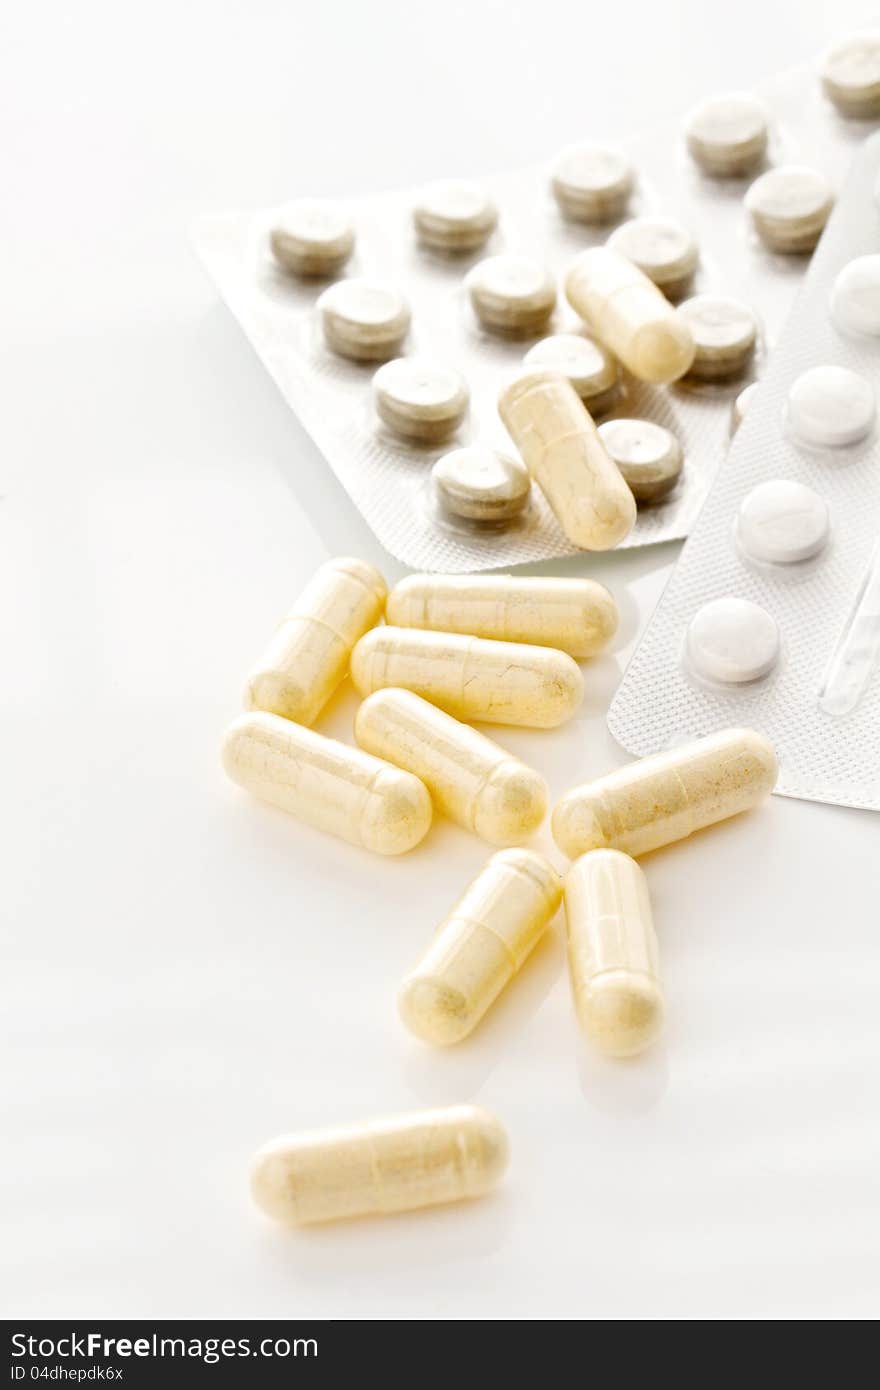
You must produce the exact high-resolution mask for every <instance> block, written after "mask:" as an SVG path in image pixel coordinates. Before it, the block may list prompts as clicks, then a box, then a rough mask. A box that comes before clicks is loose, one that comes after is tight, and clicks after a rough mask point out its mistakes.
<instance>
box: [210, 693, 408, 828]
mask: <svg viewBox="0 0 880 1390" xmlns="http://www.w3.org/2000/svg"><path fill="white" fill-rule="evenodd" d="M223 766H224V768H225V770H226V772H227V774H228V775H229V776H230V777H231V778H232V780H233V782H237V783H238V784H239V786H241V787H244V788H245V789H246V790H247V791H249V792H252V793H253V795H254V796H258V797H261V798H262V800H264V801H271V802H272V803H273V805H275V806H280V807H281V809H282V810H283V811H287V812H288V813H289V814H290V815H292V816H295V817H296V818H297V820H301V821H304V822H305V824H306V825H313V826H315V828H316V829H318V830H324V831H326V832H327V834H328V835H337V836H338V837H339V838H340V839H341V840H348V841H349V843H350V844H353V845H360V846H361V847H362V848H363V849H370V850H373V851H374V852H375V853H376V854H403V853H405V852H406V850H409V849H413V848H414V846H415V845H417V844H418V843H419V841H420V840H422V839H424V837H425V835H426V834H427V833H428V829H429V827H430V824H431V798H430V796H429V795H428V789H427V787H426V786H425V785H424V783H423V782H420V781H419V779H418V777H414V776H413V775H412V773H411V772H405V771H403V770H402V769H401V768H399V767H392V766H391V764H390V763H383V762H381V761H380V760H379V759H378V758H374V757H371V755H370V754H369V753H363V752H362V751H361V749H360V748H349V747H348V746H347V745H346V744H344V743H338V742H337V741H336V739H332V738H325V737H324V736H323V734H316V733H315V732H314V730H313V729H306V728H303V726H302V725H300V724H293V723H291V721H290V720H289V719H281V718H279V717H278V715H277V714H266V713H265V712H264V711H262V710H260V711H257V712H255V713H253V714H243V715H241V716H240V717H239V718H238V719H236V720H234V722H233V723H232V724H231V725H230V726H229V728H228V729H227V731H226V736H225V738H224V740H223Z"/></svg>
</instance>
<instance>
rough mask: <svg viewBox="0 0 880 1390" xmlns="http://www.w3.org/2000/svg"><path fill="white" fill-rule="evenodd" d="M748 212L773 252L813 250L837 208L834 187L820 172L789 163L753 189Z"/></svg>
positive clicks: (747, 202) (758, 181) (771, 171)
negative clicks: (835, 207)
mask: <svg viewBox="0 0 880 1390" xmlns="http://www.w3.org/2000/svg"><path fill="white" fill-rule="evenodd" d="M745 205H746V210H747V212H748V213H749V215H750V216H751V219H752V222H753V223H754V227H755V231H756V232H757V233H758V236H759V237H760V238H761V240H762V241H763V242H764V245H765V246H767V247H769V249H770V250H771V251H781V252H784V253H792V254H797V253H800V252H804V251H812V249H813V247H814V246H815V245H816V242H817V241H818V240H819V237H820V236H821V235H822V232H823V230H824V227H825V223H826V222H827V221H828V217H829V215H830V213H831V209H832V207H833V205H834V194H833V193H832V191H831V185H830V184H829V183H828V180H827V179H826V178H825V175H824V174H820V173H819V171H818V170H817V169H808V168H806V166H805V165H801V164H786V165H783V166H781V167H780V168H778V169H768V170H767V173H766V174H762V175H761V177H760V178H759V179H756V180H755V182H754V183H753V184H752V185H751V187H750V188H749V191H748V192H747V193H746V197H745Z"/></svg>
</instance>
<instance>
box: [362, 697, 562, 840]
mask: <svg viewBox="0 0 880 1390" xmlns="http://www.w3.org/2000/svg"><path fill="white" fill-rule="evenodd" d="M354 736H355V738H356V739H357V741H358V743H359V744H360V746H361V748H363V749H364V750H365V751H366V752H367V753H373V754H375V756H376V757H377V758H382V760H383V761H384V762H389V763H393V764H394V766H395V767H402V768H405V769H406V770H407V772H412V773H414V774H415V775H416V777H418V778H420V780H421V781H422V782H424V784H425V786H426V787H427V788H428V791H429V792H430V793H431V799H432V801H433V803H434V806H435V807H436V808H438V809H439V810H441V811H442V812H443V814H444V815H447V816H449V818H450V820H454V821H456V822H457V823H458V824H459V825H462V826H464V828H465V830H471V831H473V833H474V834H475V835H479V836H480V838H481V839H483V840H488V842H489V844H490V845H518V844H521V843H522V841H523V840H527V839H528V837H529V836H530V835H532V834H533V833H534V832H535V831H536V830H537V828H538V826H539V825H540V824H541V821H542V820H543V819H544V815H545V813H546V811H547V784H546V782H545V781H544V778H543V777H541V776H540V774H539V773H537V772H534V771H533V770H532V768H530V767H526V765H525V763H521V762H520V761H519V759H518V758H514V757H512V756H511V754H510V753H508V752H506V751H505V750H504V749H503V748H499V747H498V744H497V743H493V742H492V740H491V739H489V738H486V736H485V734H480V733H478V732H477V730H476V729H472V728H470V727H469V725H467V724H462V723H460V722H459V720H457V719H453V717H452V715H451V714H446V713H445V712H444V711H443V710H442V709H438V708H437V706H436V705H432V704H429V702H428V701H427V700H423V699H422V697H421V696H420V695H414V694H413V693H412V691H411V690H394V689H392V688H388V689H385V690H377V691H375V692H374V693H373V694H372V695H370V696H368V697H367V699H366V700H364V702H363V704H362V705H361V706H360V708H359V709H358V712H357V715H356V716H355V722H354Z"/></svg>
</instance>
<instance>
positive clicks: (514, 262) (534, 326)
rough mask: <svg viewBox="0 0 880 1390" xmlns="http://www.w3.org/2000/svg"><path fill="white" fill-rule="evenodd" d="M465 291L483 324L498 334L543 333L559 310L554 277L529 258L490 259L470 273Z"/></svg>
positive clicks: (501, 257)
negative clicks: (551, 317)
mask: <svg viewBox="0 0 880 1390" xmlns="http://www.w3.org/2000/svg"><path fill="white" fill-rule="evenodd" d="M465 288H466V290H467V293H468V295H469V297H470V301H471V305H472V307H473V310H474V313H475V314H476V316H477V318H478V319H479V320H480V323H481V324H482V325H483V327H484V328H488V329H490V330H491V331H493V332H496V333H508V334H512V335H520V334H522V335H523V336H527V335H529V334H532V333H540V332H541V331H542V329H543V328H545V327H546V325H547V323H548V321H549V319H550V316H551V315H552V313H553V310H554V308H555V307H556V285H555V284H554V282H553V278H552V276H551V275H550V274H549V273H548V271H547V270H545V269H544V267H543V266H542V265H540V264H539V263H538V262H537V261H533V260H531V259H530V258H529V257H528V256H512V255H503V256H489V257H487V259H486V260H484V261H480V262H479V263H478V264H477V265H475V266H474V267H473V269H472V270H470V271H469V272H468V275H467V277H466V278H465Z"/></svg>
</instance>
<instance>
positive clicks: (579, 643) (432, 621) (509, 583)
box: [385, 574, 617, 658]
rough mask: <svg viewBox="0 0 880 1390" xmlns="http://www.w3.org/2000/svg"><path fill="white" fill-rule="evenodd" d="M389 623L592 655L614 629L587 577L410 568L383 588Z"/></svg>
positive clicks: (608, 600) (610, 608)
mask: <svg viewBox="0 0 880 1390" xmlns="http://www.w3.org/2000/svg"><path fill="white" fill-rule="evenodd" d="M385 614H386V617H387V619H388V621H389V623H393V624H394V626H395V627H420V628H429V629H430V630H431V631H433V632H463V633H467V634H470V635H472V636H474V637H489V638H495V639H497V640H499V641H502V642H531V643H532V644H533V645H534V646H536V647H556V648H558V650H559V651H563V652H568V654H569V656H573V657H578V658H583V657H587V656H595V655H596V653H597V652H600V651H602V649H603V648H604V647H607V645H608V643H609V642H610V641H611V639H612V637H613V636H614V634H615V632H616V631H617V605H616V603H615V602H614V599H613V598H612V597H611V595H610V594H609V592H608V590H607V589H606V588H604V587H603V586H602V585H601V584H597V583H596V582H595V580H593V579H575V578H572V579H562V578H558V579H543V578H533V577H532V576H524V575H514V574H478V575H463V574H411V575H409V576H408V577H407V578H406V579H401V581H400V583H399V584H395V586H394V588H393V589H392V590H391V592H390V594H389V595H388V602H387V603H386V605H385Z"/></svg>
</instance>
